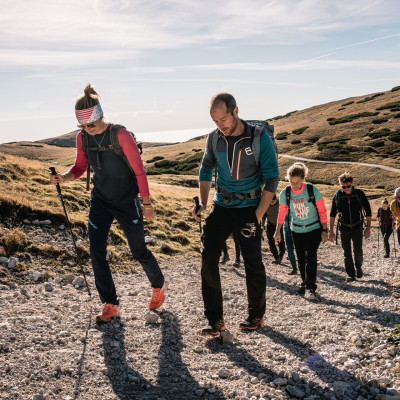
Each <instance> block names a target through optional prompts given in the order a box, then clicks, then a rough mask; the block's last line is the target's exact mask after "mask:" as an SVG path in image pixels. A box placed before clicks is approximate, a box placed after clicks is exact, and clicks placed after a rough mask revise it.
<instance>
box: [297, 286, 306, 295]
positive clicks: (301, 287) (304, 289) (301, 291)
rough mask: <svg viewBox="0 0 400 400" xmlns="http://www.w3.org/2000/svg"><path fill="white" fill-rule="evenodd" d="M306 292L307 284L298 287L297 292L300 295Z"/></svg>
mask: <svg viewBox="0 0 400 400" xmlns="http://www.w3.org/2000/svg"><path fill="white" fill-rule="evenodd" d="M305 292H306V287H305V286H300V287H299V288H298V289H297V294H298V295H300V296H303V295H304V294H305Z"/></svg>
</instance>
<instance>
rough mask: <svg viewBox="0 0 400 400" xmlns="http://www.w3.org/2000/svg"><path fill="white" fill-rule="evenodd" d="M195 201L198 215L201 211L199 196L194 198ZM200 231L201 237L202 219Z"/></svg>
mask: <svg viewBox="0 0 400 400" xmlns="http://www.w3.org/2000/svg"><path fill="white" fill-rule="evenodd" d="M193 200H194V202H195V204H196V214H197V211H199V209H200V203H199V196H194V197H193ZM199 229H200V235H201V219H200V221H199Z"/></svg>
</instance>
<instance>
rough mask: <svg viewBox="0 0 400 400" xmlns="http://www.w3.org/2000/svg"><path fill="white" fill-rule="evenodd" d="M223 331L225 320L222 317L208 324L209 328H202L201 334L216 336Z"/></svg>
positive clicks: (224, 329)
mask: <svg viewBox="0 0 400 400" xmlns="http://www.w3.org/2000/svg"><path fill="white" fill-rule="evenodd" d="M224 331H226V328H225V322H224V320H223V319H220V320H218V321H217V322H216V323H215V324H210V327H209V328H203V329H202V330H201V336H217V335H218V334H220V333H221V332H224Z"/></svg>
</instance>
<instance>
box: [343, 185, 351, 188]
mask: <svg viewBox="0 0 400 400" xmlns="http://www.w3.org/2000/svg"><path fill="white" fill-rule="evenodd" d="M350 188H351V185H346V186H343V185H342V189H350Z"/></svg>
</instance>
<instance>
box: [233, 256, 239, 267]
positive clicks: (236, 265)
mask: <svg viewBox="0 0 400 400" xmlns="http://www.w3.org/2000/svg"><path fill="white" fill-rule="evenodd" d="M233 266H234V267H236V268H238V267H240V258H237V259H236V260H235V262H234V263H233Z"/></svg>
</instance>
